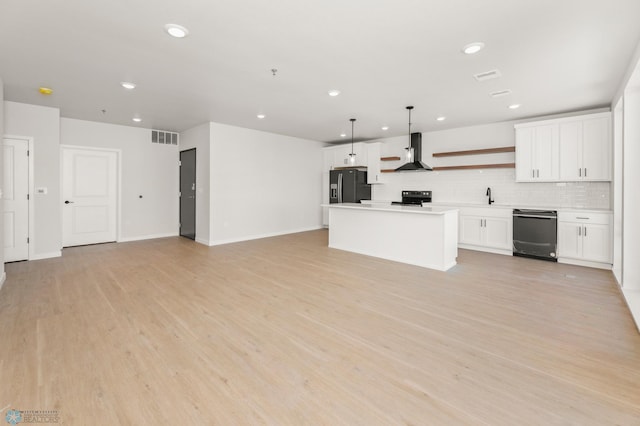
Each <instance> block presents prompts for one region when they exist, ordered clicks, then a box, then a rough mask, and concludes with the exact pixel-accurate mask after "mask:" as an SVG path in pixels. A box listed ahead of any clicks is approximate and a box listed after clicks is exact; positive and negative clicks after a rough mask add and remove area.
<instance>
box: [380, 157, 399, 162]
mask: <svg viewBox="0 0 640 426" xmlns="http://www.w3.org/2000/svg"><path fill="white" fill-rule="evenodd" d="M399 160H400V157H382V158H380V161H399Z"/></svg>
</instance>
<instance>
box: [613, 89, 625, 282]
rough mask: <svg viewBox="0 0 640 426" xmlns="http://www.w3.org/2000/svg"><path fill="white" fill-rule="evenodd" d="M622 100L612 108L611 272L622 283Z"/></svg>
mask: <svg viewBox="0 0 640 426" xmlns="http://www.w3.org/2000/svg"><path fill="white" fill-rule="evenodd" d="M623 104H624V101H623V99H622V98H621V99H619V100H618V102H617V103H616V104H615V106H614V109H613V182H612V186H613V188H612V191H613V268H612V269H613V274H614V275H615V277H616V280H618V283H622V262H623V260H622V259H623V256H622V224H623V216H622V214H623V193H622V185H623V182H624V180H623V173H622V171H623V168H622V165H623V159H624V157H623V152H624V151H623V142H624V140H623V135H624V127H623V117H624V106H623Z"/></svg>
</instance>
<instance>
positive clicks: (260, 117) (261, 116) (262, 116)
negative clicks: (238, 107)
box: [256, 114, 266, 120]
mask: <svg viewBox="0 0 640 426" xmlns="http://www.w3.org/2000/svg"><path fill="white" fill-rule="evenodd" d="M256 117H258V118H259V119H260V120H262V119H263V118H265V117H266V115H264V114H258V115H257V116H256Z"/></svg>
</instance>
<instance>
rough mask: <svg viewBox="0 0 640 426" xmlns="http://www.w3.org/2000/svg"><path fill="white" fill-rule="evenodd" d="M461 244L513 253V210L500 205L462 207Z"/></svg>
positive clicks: (460, 219) (460, 221)
mask: <svg viewBox="0 0 640 426" xmlns="http://www.w3.org/2000/svg"><path fill="white" fill-rule="evenodd" d="M459 216H460V217H459V226H460V229H459V232H458V234H459V241H458V242H459V246H460V247H461V248H468V249H472V250H481V251H489V252H492V253H500V254H507V255H511V254H512V253H513V211H512V210H511V209H505V208H500V207H472V208H470V207H462V208H460V213H459Z"/></svg>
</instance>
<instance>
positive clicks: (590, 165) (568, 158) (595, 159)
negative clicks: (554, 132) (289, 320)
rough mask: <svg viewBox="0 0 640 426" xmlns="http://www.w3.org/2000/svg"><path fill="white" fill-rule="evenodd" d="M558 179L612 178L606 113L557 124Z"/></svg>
mask: <svg viewBox="0 0 640 426" xmlns="http://www.w3.org/2000/svg"><path fill="white" fill-rule="evenodd" d="M560 180H563V181H578V180H590V181H594V180H604V181H608V180H611V117H610V114H609V113H601V114H593V115H590V116H581V117H576V119H575V120H572V121H567V122H562V123H560Z"/></svg>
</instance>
